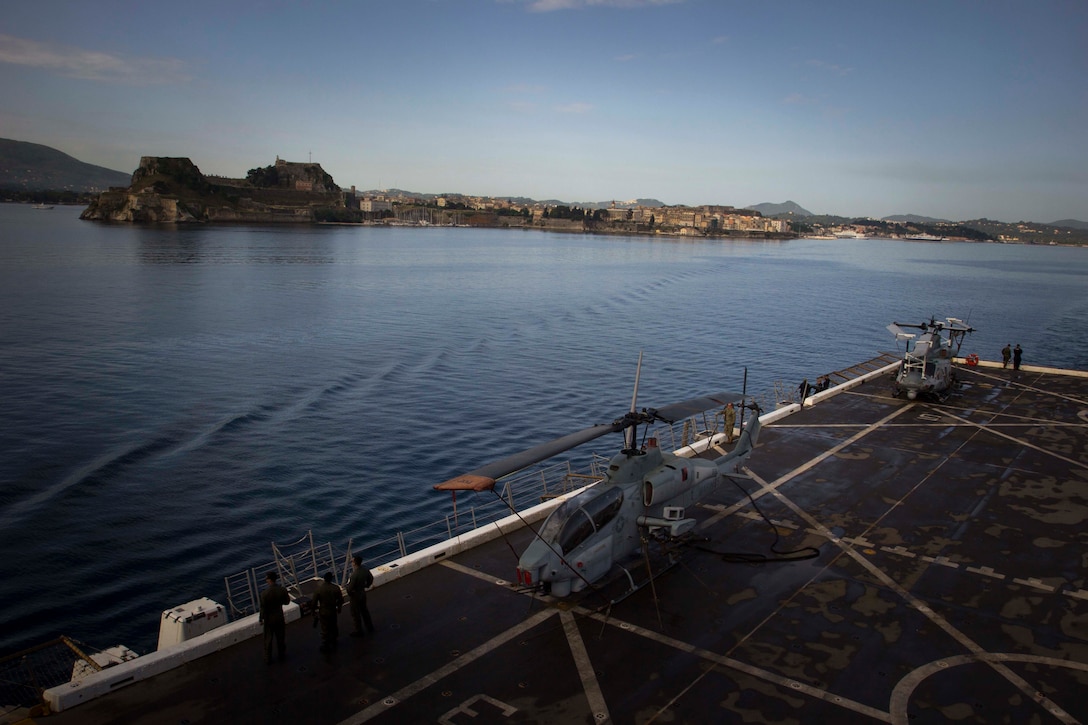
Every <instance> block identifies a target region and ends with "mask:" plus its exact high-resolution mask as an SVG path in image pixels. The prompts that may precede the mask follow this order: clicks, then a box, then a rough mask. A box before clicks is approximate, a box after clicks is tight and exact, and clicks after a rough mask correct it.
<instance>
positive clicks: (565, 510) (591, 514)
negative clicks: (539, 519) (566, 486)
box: [540, 487, 623, 553]
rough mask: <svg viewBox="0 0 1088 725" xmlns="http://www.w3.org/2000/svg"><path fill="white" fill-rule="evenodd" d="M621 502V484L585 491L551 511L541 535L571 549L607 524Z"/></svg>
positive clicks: (561, 546) (566, 551)
mask: <svg viewBox="0 0 1088 725" xmlns="http://www.w3.org/2000/svg"><path fill="white" fill-rule="evenodd" d="M622 506H623V489H622V488H618V487H612V488H606V489H604V490H598V489H596V488H593V489H590V490H588V491H583V492H582V493H580V494H578V495H577V496H575V497H573V498H570V499H567V500H566V501H564V502H563V503H562V504H561V505H560V506H559V508H557V509H556V510H555V511H553V512H552V514H551V515H550V516H549V517H548V519H547V521H545V522H544V526H542V527H541V529H540V538H542V539H544V540H545V541H552V542H554V543H555V544H556V545H557V546H558V547H559V548H560V550H562V551H563V553H568V552H570V551H572V550H573V549H574V548H575V547H576V546H578V545H579V544H581V543H582V542H583V541H585V540H586V539H588V538H589V537H590V536H592V535H593V534H594V533H595V532H597V531H600V530H601V529H602V528H604V527H605V526H607V525H608V524H609V522H611V521H612V519H614V518H615V517H616V514H618V513H619V512H620V509H621V508H622Z"/></svg>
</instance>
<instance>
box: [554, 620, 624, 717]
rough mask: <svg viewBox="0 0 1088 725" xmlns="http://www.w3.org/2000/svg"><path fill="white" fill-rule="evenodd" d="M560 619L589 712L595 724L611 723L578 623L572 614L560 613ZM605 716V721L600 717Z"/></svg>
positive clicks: (606, 704)
mask: <svg viewBox="0 0 1088 725" xmlns="http://www.w3.org/2000/svg"><path fill="white" fill-rule="evenodd" d="M559 619H560V621H562V622H563V631H564V632H565V633H566V635H567V644H569V645H570V653H571V655H573V656H574V664H575V666H577V668H578V677H579V678H580V679H581V680H582V689H583V690H584V691H585V693H586V699H588V700H589V711H590V712H591V713H592V714H593V720H594V722H602V723H604V722H611V721H612V715H611V714H610V713H609V712H608V703H607V702H606V701H605V699H604V693H603V692H601V685H600V683H599V682H597V673H596V672H594V671H593V662H592V661H590V659H589V652H587V651H586V643H585V641H584V640H583V639H582V633H581V632H580V631H579V630H578V623H577V622H576V621H574V615H573V614H571V613H570V612H563V611H561V612H559ZM600 715H603V719H601V718H600V717H599V716H600Z"/></svg>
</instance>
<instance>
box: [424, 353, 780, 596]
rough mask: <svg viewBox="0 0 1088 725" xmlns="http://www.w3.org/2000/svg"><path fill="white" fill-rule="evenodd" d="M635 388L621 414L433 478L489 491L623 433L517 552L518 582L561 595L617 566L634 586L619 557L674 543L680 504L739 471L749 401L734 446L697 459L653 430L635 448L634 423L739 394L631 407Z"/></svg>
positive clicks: (750, 438) (755, 431)
mask: <svg viewBox="0 0 1088 725" xmlns="http://www.w3.org/2000/svg"><path fill="white" fill-rule="evenodd" d="M639 367H640V368H641V357H640V358H639ZM637 396H638V375H637V373H636V377H635V394H634V395H633V396H632V398H631V409H630V411H629V412H627V413H626V414H625V415H624V416H623V417H622V418H617V419H616V420H614V421H613V422H611V423H604V424H600V425H594V426H591V427H589V428H586V429H584V430H582V431H579V432H577V433H571V434H569V435H566V436H563V437H562V438H558V439H556V440H554V441H550V442H548V443H543V444H541V445H539V446H536V447H534V448H530V449H529V450H527V451H523V452H522V453H518V454H515V455H513V456H509V457H508V458H505V459H503V460H501V461H497V462H495V463H491V464H489V465H486V466H483V467H482V468H478V469H476V470H475V471H471V472H469V473H466V474H463V475H461V476H458V477H456V478H453V479H450V480H449V481H446V482H444V483H440V484H438V485H437V486H435V488H436V489H438V490H440V491H454V492H456V491H487V490H494V486H495V481H496V479H498V478H500V477H502V476H505V475H507V474H509V473H513V472H515V471H519V470H521V469H523V468H526V467H527V466H530V465H532V464H533V463H538V462H540V461H543V460H545V459H547V458H550V457H552V456H555V455H558V454H560V453H563V452H564V451H568V450H570V449H572V448H574V447H576V446H579V445H582V444H583V443H587V442H589V441H591V440H594V439H595V438H599V437H600V436H603V435H606V434H608V433H619V432H623V433H624V447H623V449H622V450H621V451H620V452H619V453H617V454H616V455H615V456H614V457H613V458H612V459H611V461H610V462H609V464H608V471H607V473H606V474H605V476H604V478H603V479H602V480H601V481H600V482H598V483H597V484H595V485H592V486H590V487H588V488H586V489H585V490H584V491H582V492H580V493H578V494H576V495H575V496H573V497H571V498H569V499H567V500H566V501H564V502H563V503H562V504H560V505H559V507H558V508H556V509H555V510H554V511H553V512H552V513H551V514H550V515H549V516H548V518H547V519H546V520H545V521H544V524H543V526H542V527H541V528H540V530H539V532H538V533H537V536H536V538H535V539H533V541H532V542H531V543H530V544H529V546H528V547H527V548H526V549H525V551H524V552H523V553H522V554H521V557H520V559H519V560H518V568H517V581H518V584H519V585H521V586H525V587H530V588H537V589H540V590H542V591H543V592H545V593H550V594H552V595H553V596H557V597H565V596H568V595H570V594H572V593H576V592H580V591H582V590H583V589H585V588H586V587H587V586H590V585H592V584H593V583H594V582H596V581H598V580H599V579H601V578H603V577H604V576H605V575H606V574H608V573H609V572H611V571H613V570H614V567H617V566H618V567H620V568H622V569H623V572H624V573H625V574H626V575H627V580H628V582H630V589H629V591H628V593H630V592H632V591H634V590H636V589H637V588H638V587H637V586H636V585H635V583H634V579H633V577H632V576H631V573H630V571H628V570H627V568H624V566H623V565H624V564H625V563H627V562H629V561H632V560H635V559H637V558H638V556H639V555H640V554H645V553H646V551H645V549H644V548H643V546H644V543H645V542H646V541H648V540H649V538H650V537H655V538H657V539H659V540H664V541H675V540H677V539H679V538H680V537H683V536H684V535H685V534H688V533H690V532H691V531H692V530H693V529H694V528H695V524H696V521H695V519H693V518H687V517H685V508H686V507H688V506H692V505H694V504H695V503H697V502H698V501H699V500H700V499H701V498H703V497H704V496H706V495H707V494H709V493H710V492H711V491H712V490H713V489H714V488H715V487H717V486H718V485H720V484H721V483H723V482H724V481H725V480H726V479H727V478H728V477H730V476H735V475H741V476H743V474H741V473H740V471H741V468H742V466H743V465H744V464H745V462H746V461H747V459H748V457H749V456H750V455H751V453H752V450H753V448H754V447H755V445H756V441H757V439H758V437H759V430H760V422H759V406H758V405H756V404H755V403H750V404H748V405H746V406H745V405H743V404H742V408H748V409H751V410H752V411H754V415H753V416H752V419H751V420H750V421H749V422H748V424H747V425H745V426H743V428H742V431H741V434H740V437H739V438H738V439H737V443H736V446H735V447H734V448H733V450H731V451H729V452H728V453H726V454H724V455H722V456H721V457H719V458H716V459H714V460H704V459H700V458H684V457H681V456H677V455H675V454H673V453H668V452H665V451H662V450H661V449H660V448H659V447H658V445H657V441H656V440H655V439H654V438H650V439H648V440H647V441H646V443H645V445H642V446H639V445H638V444H637V440H638V437H637V431H638V427H639V426H647V430H649V426H650V425H651V424H652V423H654V422H655V421H664V422H666V423H669V424H672V423H675V422H676V421H679V420H683V419H684V418H687V417H690V416H693V415H697V414H698V413H701V412H703V411H705V410H710V409H711V408H720V407H722V406H724V405H726V404H727V403H730V402H732V401H734V400H738V399H742V394H740V393H730V392H722V393H717V394H714V395H708V396H704V397H699V398H693V399H691V400H686V401H684V402H682V403H674V404H672V405H668V406H665V407H663V408H643V409H642V410H641V411H636V399H637ZM742 425H743V424H742ZM455 495H456V494H455ZM670 558H671V555H670ZM671 563H675V561H672V562H671Z"/></svg>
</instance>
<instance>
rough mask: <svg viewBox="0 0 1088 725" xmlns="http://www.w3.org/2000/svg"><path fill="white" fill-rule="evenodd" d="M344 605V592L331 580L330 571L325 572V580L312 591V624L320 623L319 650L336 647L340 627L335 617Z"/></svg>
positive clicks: (329, 649) (325, 650)
mask: <svg viewBox="0 0 1088 725" xmlns="http://www.w3.org/2000/svg"><path fill="white" fill-rule="evenodd" d="M343 606H344V593H343V592H342V591H340V587H339V586H338V585H337V584H336V583H335V582H333V576H332V572H331V571H327V572H325V581H323V582H321V583H320V584H318V585H317V590H316V591H315V592H314V598H313V608H314V626H315V627H316V626H317V625H318V623H320V624H321V651H322V652H331V651H332V650H334V649H336V639H337V638H338V637H339V636H340V627H339V626H338V624H337V621H336V618H337V616H338V615H339V614H340V610H341V609H342V608H343Z"/></svg>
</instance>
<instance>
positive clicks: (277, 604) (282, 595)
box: [257, 571, 291, 664]
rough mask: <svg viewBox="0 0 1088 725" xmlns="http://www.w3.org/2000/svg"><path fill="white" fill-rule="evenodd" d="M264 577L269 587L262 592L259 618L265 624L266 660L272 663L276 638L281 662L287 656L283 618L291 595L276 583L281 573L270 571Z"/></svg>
mask: <svg viewBox="0 0 1088 725" xmlns="http://www.w3.org/2000/svg"><path fill="white" fill-rule="evenodd" d="M264 578H265V581H267V582H268V588H267V589H265V590H264V592H263V593H262V594H261V613H260V616H259V617H258V618H257V619H258V620H260V622H261V624H263V625H264V661H265V662H266V663H268V664H272V640H276V650H277V652H278V653H279V658H280V662H283V659H284V657H286V656H287V642H285V641H284V635H285V634H286V631H287V622H286V621H284V619H283V608H284V607H286V606H287V605H288V604H290V603H291V597H290V596H288V594H287V590H286V589H284V588H283V587H281V586H280V585H279V584H278V583H276V580H277V579H279V578H280V577H279V574H277V573H276V572H274V571H270V572H268V573H267V574H265V575H264Z"/></svg>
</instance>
